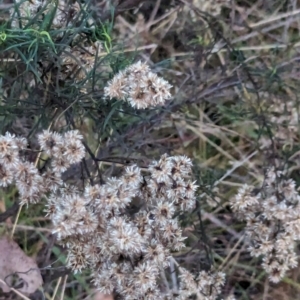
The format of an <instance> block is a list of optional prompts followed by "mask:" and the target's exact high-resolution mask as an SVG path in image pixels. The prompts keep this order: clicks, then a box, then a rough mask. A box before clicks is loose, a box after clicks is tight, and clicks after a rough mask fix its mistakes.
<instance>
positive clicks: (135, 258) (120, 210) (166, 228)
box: [0, 130, 224, 300]
mask: <svg viewBox="0 0 300 300" xmlns="http://www.w3.org/2000/svg"><path fill="white" fill-rule="evenodd" d="M81 140H82V135H81V134H80V133H79V132H78V131H77V130H73V131H69V132H66V133H64V134H63V135H61V134H58V133H55V132H50V131H48V130H45V131H44V132H43V133H41V134H40V135H38V141H39V144H40V147H41V149H42V153H41V158H42V159H41V160H40V162H43V165H40V169H41V170H43V171H40V170H39V169H38V168H37V167H36V166H35V165H34V164H32V163H29V162H28V161H25V160H24V159H22V155H20V153H21V152H20V151H24V150H26V148H27V140H26V139H24V138H18V137H15V136H14V135H11V134H9V133H7V134H6V135H5V136H0V186H3V187H6V186H8V185H10V184H13V183H15V185H16V186H17V188H18V190H19V193H20V198H21V203H23V204H24V203H26V204H28V203H35V202H38V201H39V200H40V199H41V198H45V199H47V204H46V212H47V216H49V217H50V218H51V220H52V222H53V227H54V228H53V233H55V234H56V235H57V238H58V240H59V242H60V243H61V244H62V245H64V246H65V247H66V248H67V251H68V266H69V267H70V268H72V269H73V271H74V272H78V271H81V270H83V269H85V268H89V269H91V270H92V274H93V282H94V284H95V286H96V287H97V289H98V290H99V291H100V292H102V293H104V294H113V295H117V296H118V297H119V299H131V300H134V299H149V300H151V299H153V300H154V299H166V297H167V298H168V299H178V300H180V299H186V298H187V297H190V296H193V297H196V298H195V299H199V300H202V299H203V300H204V299H206V300H214V299H216V297H217V296H218V294H219V293H220V288H221V286H222V285H223V284H224V274H223V273H220V272H219V273H214V272H204V271H202V272H200V273H199V274H198V276H193V275H192V274H191V273H189V271H187V270H185V269H184V268H181V267H179V268H178V270H179V273H180V275H179V278H180V288H179V291H176V292H174V293H173V292H172V291H164V290H162V289H161V286H160V284H161V281H162V277H161V274H162V272H164V269H165V268H167V267H168V266H169V263H170V260H171V259H172V260H173V261H175V260H174V259H173V258H172V252H174V251H178V250H181V249H182V248H184V247H185V245H184V243H183V241H184V239H185V238H184V237H183V236H182V230H181V227H180V224H179V221H178V218H177V217H176V215H175V214H176V212H179V211H191V210H193V209H194V208H195V203H196V200H195V191H196V189H197V186H196V185H195V182H192V181H191V179H190V173H191V167H192V163H191V160H190V159H189V158H187V157H185V156H170V157H169V156H167V155H163V156H162V157H161V158H160V160H158V161H153V162H152V163H151V164H150V165H149V167H148V168H147V169H146V170H145V171H143V172H142V170H141V169H140V168H139V167H138V166H136V165H133V166H129V167H126V168H125V172H124V174H123V175H122V176H120V177H119V178H115V177H113V178H108V179H107V180H106V183H105V184H103V185H94V186H90V185H88V186H86V187H85V188H84V189H83V190H82V191H80V190H79V189H78V188H76V187H74V186H70V185H67V184H65V183H64V182H63V181H62V179H61V174H62V173H63V172H64V171H66V170H67V168H68V167H69V166H70V165H71V164H75V163H78V162H80V161H81V160H82V158H83V157H84V155H85V150H84V147H83V144H82V142H81ZM23 154H24V153H23ZM143 173H145V174H143ZM175 262H176V261H175Z"/></svg>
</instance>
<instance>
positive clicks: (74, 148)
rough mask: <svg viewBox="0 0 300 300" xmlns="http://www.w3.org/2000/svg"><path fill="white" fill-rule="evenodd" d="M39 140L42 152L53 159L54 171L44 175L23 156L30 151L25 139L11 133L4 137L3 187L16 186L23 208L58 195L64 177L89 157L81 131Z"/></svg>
mask: <svg viewBox="0 0 300 300" xmlns="http://www.w3.org/2000/svg"><path fill="white" fill-rule="evenodd" d="M38 139H39V142H40V145H41V148H42V150H44V152H45V153H46V154H47V155H49V156H50V157H51V168H46V171H45V172H44V173H43V174H40V172H39V170H38V169H37V168H36V166H35V165H34V164H33V163H31V162H28V161H26V160H25V159H24V158H23V157H22V156H21V155H20V151H24V150H26V148H27V140H26V139H25V138H20V137H16V136H15V135H11V134H9V133H6V134H5V135H4V136H0V186H2V187H6V186H8V185H11V184H15V185H16V187H17V189H18V191H19V194H20V202H21V204H28V203H36V202H39V201H40V200H41V198H43V197H44V196H45V195H46V194H47V193H49V192H51V191H55V190H56V189H57V188H58V187H59V186H61V185H62V179H61V174H62V173H63V172H64V171H66V170H67V168H68V167H69V166H70V165H71V164H74V163H78V162H80V161H81V160H82V158H83V157H84V155H85V150H84V147H83V145H82V144H81V139H82V136H81V135H80V134H79V132H78V131H77V130H74V131H69V132H67V133H65V134H64V135H63V136H62V135H60V134H58V133H52V132H49V131H44V133H43V134H41V135H39V137H38Z"/></svg>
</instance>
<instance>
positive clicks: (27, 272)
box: [0, 236, 43, 294]
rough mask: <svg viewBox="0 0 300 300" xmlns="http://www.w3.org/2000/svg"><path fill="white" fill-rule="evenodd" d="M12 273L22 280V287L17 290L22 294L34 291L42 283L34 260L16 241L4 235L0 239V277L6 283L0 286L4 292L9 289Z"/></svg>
mask: <svg viewBox="0 0 300 300" xmlns="http://www.w3.org/2000/svg"><path fill="white" fill-rule="evenodd" d="M13 274H16V275H18V277H19V278H21V279H22V280H23V287H22V288H20V289H18V291H20V292H22V293H24V294H31V293H34V292H35V291H36V290H37V289H38V288H39V287H40V286H41V285H42V284H43V279H42V276H41V273H40V271H39V269H38V266H37V264H36V262H35V261H34V260H33V259H32V258H31V257H28V256H27V255H26V254H25V253H24V252H23V251H22V249H21V248H20V247H19V245H18V244H17V243H15V242H14V241H12V240H10V239H9V238H8V237H5V236H4V237H2V238H1V239H0V279H2V280H3V281H5V282H6V283H7V284H8V285H4V284H1V283H0V287H1V288H2V290H3V292H5V293H7V292H9V291H10V288H9V286H10V285H11V284H12V278H13V276H11V275H13Z"/></svg>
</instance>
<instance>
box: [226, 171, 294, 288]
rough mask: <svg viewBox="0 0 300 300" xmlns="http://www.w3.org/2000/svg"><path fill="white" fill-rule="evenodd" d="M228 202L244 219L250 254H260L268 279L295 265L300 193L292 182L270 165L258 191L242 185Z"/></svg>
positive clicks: (274, 278)
mask: <svg viewBox="0 0 300 300" xmlns="http://www.w3.org/2000/svg"><path fill="white" fill-rule="evenodd" d="M231 206H232V208H233V211H234V212H236V213H237V214H238V216H239V217H240V218H241V219H242V220H245V221H246V222H247V225H246V235H247V237H248V238H249V240H250V243H251V246H250V249H249V250H250V251H251V255H252V256H255V257H259V256H263V264H262V266H263V268H264V269H265V270H266V271H267V273H268V274H269V277H270V280H271V281H272V282H275V283H277V282H279V281H280V280H281V279H282V278H283V277H284V275H285V274H286V272H287V271H288V270H289V269H291V268H295V267H296V266H297V265H298V260H297V255H296V253H295V245H296V241H299V240H300V219H299V215H300V196H299V194H298V192H297V190H296V185H295V182H294V181H293V180H291V179H288V180H286V179H284V178H283V173H282V172H275V171H274V170H273V169H270V170H269V171H268V173H267V176H266V179H265V182H264V185H263V187H262V188H261V189H260V191H259V192H255V189H254V188H253V187H250V186H248V185H244V186H243V187H242V188H240V190H239V191H238V194H237V195H236V196H235V197H234V198H233V199H232V200H231Z"/></svg>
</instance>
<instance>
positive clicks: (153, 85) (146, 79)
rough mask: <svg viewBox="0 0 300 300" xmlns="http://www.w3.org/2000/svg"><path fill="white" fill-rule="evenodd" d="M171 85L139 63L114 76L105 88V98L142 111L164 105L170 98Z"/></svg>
mask: <svg viewBox="0 0 300 300" xmlns="http://www.w3.org/2000/svg"><path fill="white" fill-rule="evenodd" d="M171 87H172V86H171V85H170V84H169V83H168V82H167V81H166V80H164V79H163V78H161V77H158V76H157V75H156V74H155V73H153V72H151V71H150V68H149V66H148V65H146V64H145V63H142V62H141V61H139V62H137V63H135V64H133V65H131V66H129V67H127V68H126V69H125V70H123V71H120V72H119V73H118V74H116V75H115V76H114V77H113V79H112V80H111V81H110V82H109V83H108V86H107V87H105V89H104V92H105V96H107V97H109V98H110V99H112V98H116V99H119V100H127V101H128V102H129V103H130V105H131V106H132V107H136V108H137V109H144V108H147V107H151V106H159V105H164V103H165V101H166V100H167V99H169V98H170V97H171V93H170V89H171Z"/></svg>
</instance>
